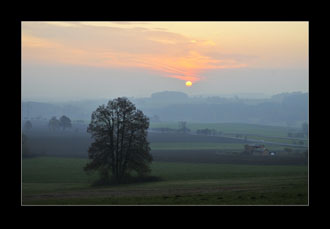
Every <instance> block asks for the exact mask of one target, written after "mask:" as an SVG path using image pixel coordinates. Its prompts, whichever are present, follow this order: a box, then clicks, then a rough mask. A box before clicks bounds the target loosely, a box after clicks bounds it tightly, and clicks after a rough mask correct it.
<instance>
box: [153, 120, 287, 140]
mask: <svg viewBox="0 0 330 229" xmlns="http://www.w3.org/2000/svg"><path fill="white" fill-rule="evenodd" d="M187 127H188V128H189V129H191V130H192V131H196V130H198V129H204V128H209V129H216V130H217V131H221V132H222V133H227V134H254V135H264V136H268V137H287V136H288V128H287V127H281V126H266V125H256V124H245V123H190V122H187ZM150 128H173V129H178V128H179V125H178V123H177V122H159V123H155V122H151V123H150Z"/></svg>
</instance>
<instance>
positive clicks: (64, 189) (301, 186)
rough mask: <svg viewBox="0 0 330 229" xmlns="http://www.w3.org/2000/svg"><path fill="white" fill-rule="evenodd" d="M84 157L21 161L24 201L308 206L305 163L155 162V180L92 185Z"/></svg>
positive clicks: (99, 203)
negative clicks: (85, 171) (158, 179)
mask: <svg viewBox="0 0 330 229" xmlns="http://www.w3.org/2000/svg"><path fill="white" fill-rule="evenodd" d="M86 162H87V160H86V159H83V158H59V157H39V158H31V159H23V161H22V204H23V205H307V204H308V170H307V166H305V165H282V164H280V165H262V163H261V164H259V165H255V164H250V165H246V164H235V165H233V164H216V163H184V162H160V161H156V162H153V163H152V175H153V176H157V177H160V178H161V179H162V180H160V181H157V182H146V183H135V184H123V185H114V186H107V187H91V183H92V182H93V181H95V179H96V178H97V174H90V175H87V174H85V173H84V172H83V170H82V168H83V166H84V165H85V164H86Z"/></svg>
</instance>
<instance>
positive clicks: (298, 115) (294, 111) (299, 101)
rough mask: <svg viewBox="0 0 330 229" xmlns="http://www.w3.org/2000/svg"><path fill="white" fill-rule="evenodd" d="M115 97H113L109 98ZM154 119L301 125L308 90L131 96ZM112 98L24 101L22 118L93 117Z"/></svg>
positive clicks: (78, 118)
mask: <svg viewBox="0 0 330 229" xmlns="http://www.w3.org/2000/svg"><path fill="white" fill-rule="evenodd" d="M109 99H112V98H109ZM129 99H130V100H131V101H132V102H133V103H134V104H135V105H136V107H137V108H138V109H140V110H142V111H143V112H144V113H145V114H146V115H148V116H149V117H150V119H151V121H153V122H167V121H187V122H205V123H213V122H239V123H253V124H263V125H278V126H292V127H295V126H300V125H301V123H303V122H306V121H308V93H302V92H293V93H282V94H277V95H274V96H272V97H270V98H264V99H260V98H258V99H247V98H239V97H237V96H236V97H232V98H227V97H219V96H212V97H203V96H194V97H190V96H188V95H187V94H185V93H182V92H174V91H164V92H157V93H154V94H152V95H151V97H147V98H129ZM107 101H108V99H103V100H102V99H100V100H89V101H75V102H66V103H40V102H32V101H24V102H22V119H23V120H26V119H30V120H34V119H36V120H38V119H39V120H49V119H50V118H51V117H53V116H57V117H60V116H62V115H63V114H64V115H66V116H68V117H70V118H71V119H72V120H90V117H91V113H92V111H94V110H95V109H96V108H97V107H98V106H99V105H101V104H105V103H107Z"/></svg>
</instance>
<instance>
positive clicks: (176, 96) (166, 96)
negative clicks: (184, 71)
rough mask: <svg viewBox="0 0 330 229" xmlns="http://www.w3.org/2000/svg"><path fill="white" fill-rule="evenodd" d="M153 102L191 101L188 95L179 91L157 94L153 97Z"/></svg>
mask: <svg viewBox="0 0 330 229" xmlns="http://www.w3.org/2000/svg"><path fill="white" fill-rule="evenodd" d="M151 99H152V100H166V101H178V100H187V99H189V97H188V95H187V94H185V93H183V92H178V91H163V92H156V93H153V94H152V95H151Z"/></svg>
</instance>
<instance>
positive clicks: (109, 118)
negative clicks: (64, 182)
mask: <svg viewBox="0 0 330 229" xmlns="http://www.w3.org/2000/svg"><path fill="white" fill-rule="evenodd" d="M148 128H149V118H148V117H147V116H145V115H144V114H143V112H142V111H140V110H138V109H136V107H135V105H134V104H133V103H132V102H130V101H129V100H128V99H127V98H125V97H119V98H117V99H114V100H110V101H109V102H108V104H107V106H105V105H101V106H99V107H98V108H97V109H96V110H95V111H94V112H93V113H92V117H91V122H90V124H89V126H88V129H87V131H88V132H89V133H91V135H92V138H93V139H94V142H93V143H92V144H91V146H90V147H89V150H88V157H89V159H90V160H91V161H90V162H89V163H88V164H87V165H86V166H85V168H84V169H85V171H90V170H98V171H99V172H100V175H101V180H102V181H104V182H107V181H110V179H111V177H110V173H111V175H112V178H114V180H115V181H116V182H118V183H120V182H122V181H123V179H124V178H125V177H127V176H129V174H130V172H132V171H136V172H137V173H138V174H139V175H140V176H144V175H146V174H147V173H149V172H150V167H149V164H150V162H151V161H152V156H151V154H150V147H149V142H148V141H147V129H148Z"/></svg>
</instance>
